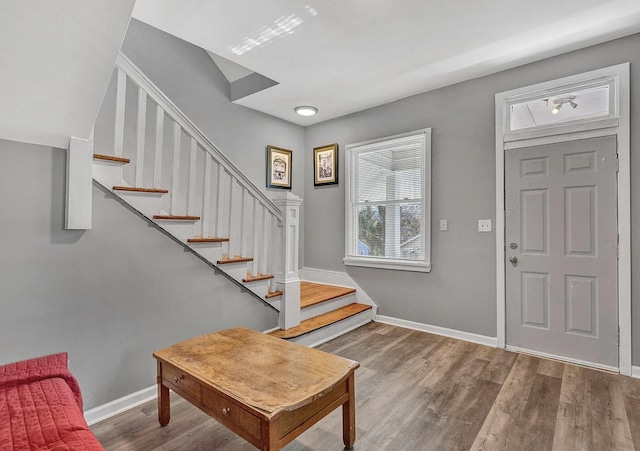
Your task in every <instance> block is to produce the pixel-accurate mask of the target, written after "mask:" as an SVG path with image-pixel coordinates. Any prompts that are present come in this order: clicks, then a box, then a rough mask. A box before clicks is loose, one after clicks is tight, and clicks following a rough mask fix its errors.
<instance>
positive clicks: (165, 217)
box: [153, 215, 200, 221]
mask: <svg viewBox="0 0 640 451" xmlns="http://www.w3.org/2000/svg"><path fill="white" fill-rule="evenodd" d="M153 219H159V220H160V221H200V216H189V215H153Z"/></svg>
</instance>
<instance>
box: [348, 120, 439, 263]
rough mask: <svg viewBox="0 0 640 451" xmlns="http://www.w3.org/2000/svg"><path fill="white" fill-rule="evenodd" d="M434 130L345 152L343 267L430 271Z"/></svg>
mask: <svg viewBox="0 0 640 451" xmlns="http://www.w3.org/2000/svg"><path fill="white" fill-rule="evenodd" d="M430 144H431V129H425V130H420V131H417V132H412V133H410V134H405V135H401V136H393V137H389V138H384V139H381V140H376V141H369V142H366V143H359V144H352V145H349V146H347V167H348V170H347V177H348V183H349V189H348V193H347V227H346V229H347V232H346V234H347V237H346V238H347V239H346V242H347V249H346V255H345V263H346V264H353V265H358V266H376V267H383V268H389V269H409V270H417V271H427V270H428V269H429V255H430V253H429V248H428V246H429V241H430V240H429V232H430V230H429V223H428V221H427V218H428V217H430V215H429V211H428V209H429V202H428V195H429V192H430V191H429V189H428V186H429V184H430V181H429V180H428V177H429V173H428V171H427V168H428V167H429V164H430V147H431V146H430Z"/></svg>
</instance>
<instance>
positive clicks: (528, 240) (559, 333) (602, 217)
mask: <svg viewBox="0 0 640 451" xmlns="http://www.w3.org/2000/svg"><path fill="white" fill-rule="evenodd" d="M616 171H617V153H616V137H615V136H606V137H600V138H591V139H584V140H579V141H572V142H563V143H557V144H548V145H541V146H535V147H526V148H520V149H514V150H507V151H506V155H505V210H506V211H505V220H506V224H505V225H506V231H505V232H506V235H505V236H506V253H505V255H506V258H507V261H506V274H505V277H506V318H507V327H506V343H507V345H508V346H512V347H517V348H522V349H527V350H531V351H534V352H539V353H543V354H548V355H552V356H557V357H561V358H565V359H569V360H574V361H581V362H584V363H592V364H596V365H600V366H609V367H618V295H617V271H618V266H617V246H618V231H617V197H616V196H617V194H616V186H617V181H616Z"/></svg>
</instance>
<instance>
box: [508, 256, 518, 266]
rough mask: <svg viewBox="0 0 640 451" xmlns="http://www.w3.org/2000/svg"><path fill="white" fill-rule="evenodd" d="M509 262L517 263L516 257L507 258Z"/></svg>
mask: <svg viewBox="0 0 640 451" xmlns="http://www.w3.org/2000/svg"><path fill="white" fill-rule="evenodd" d="M509 261H510V262H511V263H513V264H516V263H518V257H516V256H515V255H514V256H513V257H509Z"/></svg>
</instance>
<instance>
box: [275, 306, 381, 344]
mask: <svg viewBox="0 0 640 451" xmlns="http://www.w3.org/2000/svg"><path fill="white" fill-rule="evenodd" d="M370 309H371V306H370V305H364V304H349V305H347V306H345V307H341V308H339V309H336V310H333V311H331V312H328V313H325V314H322V315H319V316H315V317H313V318H309V319H306V320H304V321H302V322H301V323H300V325H299V326H296V327H292V328H291V329H287V330H282V329H278V330H274V331H273V332H269V335H272V336H274V337H277V338H285V339H287V338H297V337H300V336H301V335H304V334H308V333H309V332H313V331H314V330H318V329H322V328H323V327H326V326H330V325H331V324H334V323H337V322H338V321H342V320H343V319H347V318H350V317H352V316H354V315H357V314H358V313H362V312H365V311H367V310H370Z"/></svg>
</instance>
